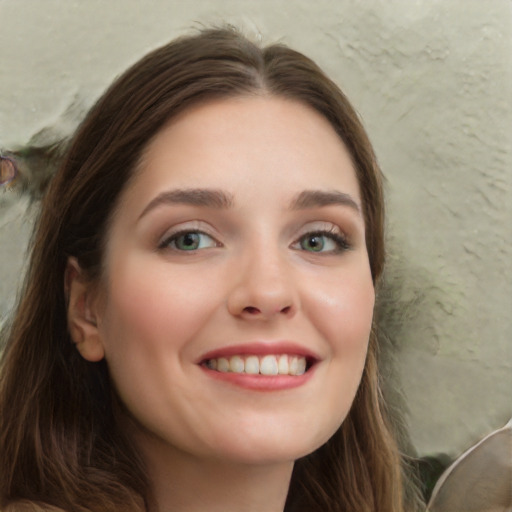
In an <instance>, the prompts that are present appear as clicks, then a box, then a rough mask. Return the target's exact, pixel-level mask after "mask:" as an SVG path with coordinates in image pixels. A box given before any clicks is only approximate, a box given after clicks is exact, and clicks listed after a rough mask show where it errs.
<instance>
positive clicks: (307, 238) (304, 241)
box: [294, 231, 349, 253]
mask: <svg viewBox="0 0 512 512" xmlns="http://www.w3.org/2000/svg"><path fill="white" fill-rule="evenodd" d="M294 246H295V247H294V248H295V249H301V250H303V251H307V252H316V253H324V252H325V253H339V252H342V251H344V250H346V249H349V244H348V243H347V241H346V239H345V237H344V236H342V235H339V234H337V233H330V232H321V231H320V232H315V233H307V234H306V235H304V236H302V237H301V238H300V239H299V240H298V241H297V242H296V243H295V244H294Z"/></svg>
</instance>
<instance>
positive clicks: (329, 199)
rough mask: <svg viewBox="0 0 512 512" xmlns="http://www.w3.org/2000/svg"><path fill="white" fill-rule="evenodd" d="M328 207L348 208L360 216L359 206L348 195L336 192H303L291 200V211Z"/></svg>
mask: <svg viewBox="0 0 512 512" xmlns="http://www.w3.org/2000/svg"><path fill="white" fill-rule="evenodd" d="M330 205H341V206H348V207H349V208H352V209H353V210H355V211H356V212H357V213H358V214H359V215H361V208H360V206H359V204H358V203H357V202H356V201H355V200H354V199H353V198H352V197H351V196H350V195H349V194H345V193H344V192H339V191H337V190H330V191H323V190H304V191H303V192H301V193H300V194H298V195H297V196H296V197H295V198H294V199H293V200H292V202H291V209H292V210H306V209H308V208H319V207H322V206H330Z"/></svg>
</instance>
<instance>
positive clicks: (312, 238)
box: [300, 235, 326, 252]
mask: <svg viewBox="0 0 512 512" xmlns="http://www.w3.org/2000/svg"><path fill="white" fill-rule="evenodd" d="M325 242H326V240H325V236H323V235H307V236H306V237H304V238H302V239H301V241H300V247H301V249H304V250H305V251H311V252H322V251H323V250H324V247H325Z"/></svg>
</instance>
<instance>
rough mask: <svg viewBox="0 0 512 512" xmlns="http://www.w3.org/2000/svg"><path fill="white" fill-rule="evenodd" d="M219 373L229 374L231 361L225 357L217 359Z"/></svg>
mask: <svg viewBox="0 0 512 512" xmlns="http://www.w3.org/2000/svg"><path fill="white" fill-rule="evenodd" d="M217 371H218V372H222V373H227V372H229V361H228V360H227V359H226V358H225V357H219V359H217Z"/></svg>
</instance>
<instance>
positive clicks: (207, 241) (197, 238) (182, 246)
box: [161, 231, 217, 251]
mask: <svg viewBox="0 0 512 512" xmlns="http://www.w3.org/2000/svg"><path fill="white" fill-rule="evenodd" d="M161 247H162V248H164V247H168V248H170V249H174V250H177V251H197V250H198V249H206V248H209V247H217V243H216V241H215V240H214V239H213V238H212V237H211V236H209V235H207V234H206V233H202V232H201V231H183V232H181V233H175V234H174V235H172V236H171V237H169V238H167V239H166V240H165V241H164V242H163V243H162V244H161Z"/></svg>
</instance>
